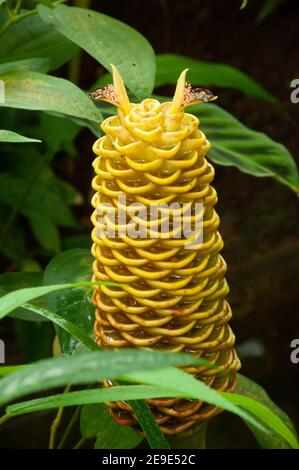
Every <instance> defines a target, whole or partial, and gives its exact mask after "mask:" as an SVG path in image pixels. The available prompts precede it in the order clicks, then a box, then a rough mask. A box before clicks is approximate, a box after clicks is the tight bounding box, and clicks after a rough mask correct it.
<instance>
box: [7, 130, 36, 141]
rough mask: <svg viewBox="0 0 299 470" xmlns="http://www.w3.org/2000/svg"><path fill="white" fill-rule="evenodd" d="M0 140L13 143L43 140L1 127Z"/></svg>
mask: <svg viewBox="0 0 299 470" xmlns="http://www.w3.org/2000/svg"><path fill="white" fill-rule="evenodd" d="M0 142H12V143H16V144H17V143H26V142H41V140H37V139H31V138H30V137H25V136H24V135H20V134H17V133H16V132H13V131H7V130H3V129H0Z"/></svg>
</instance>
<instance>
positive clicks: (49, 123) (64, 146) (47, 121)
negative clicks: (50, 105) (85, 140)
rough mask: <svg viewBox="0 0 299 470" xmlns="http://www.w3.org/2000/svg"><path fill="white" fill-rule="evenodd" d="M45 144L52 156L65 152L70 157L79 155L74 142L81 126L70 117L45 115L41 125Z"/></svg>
mask: <svg viewBox="0 0 299 470" xmlns="http://www.w3.org/2000/svg"><path fill="white" fill-rule="evenodd" d="M40 129H41V135H42V139H43V142H45V143H46V145H47V147H48V149H49V151H50V152H51V154H52V155H55V154H56V153H57V152H60V151H65V152H67V153H68V154H69V155H77V153H78V150H77V149H76V147H75V145H74V140H75V138H76V136H77V135H78V133H79V131H80V126H79V125H78V124H76V123H75V122H74V121H73V120H72V119H69V118H68V117H65V116H64V117H62V116H60V115H57V116H56V115H53V114H48V113H43V114H42V115H41V123H40Z"/></svg>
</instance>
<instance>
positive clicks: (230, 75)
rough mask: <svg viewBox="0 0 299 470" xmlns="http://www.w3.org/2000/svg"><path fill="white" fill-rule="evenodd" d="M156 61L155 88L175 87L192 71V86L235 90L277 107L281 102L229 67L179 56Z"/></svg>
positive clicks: (158, 57)
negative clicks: (184, 74)
mask: <svg viewBox="0 0 299 470" xmlns="http://www.w3.org/2000/svg"><path fill="white" fill-rule="evenodd" d="M156 60H157V72H156V86H162V85H166V84H169V83H171V84H172V83H173V84H175V82H176V80H177V77H178V76H179V74H180V72H181V71H182V70H183V69H185V68H189V71H188V80H190V82H191V83H192V84H193V85H199V86H210V85H212V86H217V87H224V88H234V89H236V90H239V91H241V92H243V93H245V94H246V95H249V96H251V97H252V98H257V99H261V100H264V101H268V102H269V103H278V99H277V98H275V97H274V96H273V95H271V93H269V92H268V91H267V90H266V89H265V88H264V87H263V86H262V85H260V84H259V83H258V82H256V81H255V80H253V79H252V78H251V77H249V75H247V74H246V73H244V72H242V71H241V70H238V69H237V68H235V67H232V66H230V65H227V64H217V63H212V62H205V61H200V60H196V59H192V58H190V57H186V56H182V55H178V54H160V55H157V56H156Z"/></svg>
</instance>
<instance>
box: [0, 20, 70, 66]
mask: <svg viewBox="0 0 299 470" xmlns="http://www.w3.org/2000/svg"><path fill="white" fill-rule="evenodd" d="M77 51H78V47H77V46H76V44H74V43H73V42H71V41H69V40H68V39H67V38H66V37H65V36H63V35H62V34H60V33H59V32H57V31H55V29H54V28H52V26H50V25H47V24H45V23H44V22H43V21H41V19H40V17H39V15H37V14H36V15H32V16H29V17H28V18H24V19H23V20H22V21H20V22H18V23H15V24H14V25H12V26H11V27H10V28H9V29H8V30H7V31H6V32H5V34H4V35H3V36H2V37H1V41H0V64H4V63H6V62H8V61H9V62H11V61H17V60H23V59H31V58H32V57H36V56H37V55H38V57H45V58H47V59H48V60H49V67H50V69H49V70H54V69H56V68H58V67H60V66H61V65H63V64H64V63H66V62H68V61H69V60H70V59H71V58H72V57H73V56H74V55H75V54H76V53H77Z"/></svg>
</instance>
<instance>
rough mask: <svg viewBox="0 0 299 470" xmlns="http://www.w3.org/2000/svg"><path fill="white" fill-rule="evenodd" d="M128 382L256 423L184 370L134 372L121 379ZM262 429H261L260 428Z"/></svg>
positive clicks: (169, 369)
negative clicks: (195, 400)
mask: <svg viewBox="0 0 299 470" xmlns="http://www.w3.org/2000/svg"><path fill="white" fill-rule="evenodd" d="M119 378H120V379H121V380H125V381H127V382H139V383H145V384H148V385H156V386H159V387H161V388H164V389H167V390H173V393H174V396H185V397H189V398H195V399H200V400H202V401H204V402H205V403H209V404H211V405H217V406H218V407H219V408H223V409H225V410H228V411H231V412H232V413H235V414H237V415H238V416H240V417H241V418H242V419H249V422H251V423H252V424H255V423H256V420H255V419H253V421H252V418H251V416H250V415H248V413H245V414H243V410H241V409H240V408H237V407H235V406H234V405H233V404H232V403H230V402H228V401H227V400H225V399H224V400H223V397H222V396H221V394H220V393H218V392H217V391H216V390H214V389H212V388H210V387H208V386H207V385H205V384H204V382H202V381H200V380H196V379H195V378H194V377H193V376H192V375H190V374H188V373H186V372H183V371H182V370H178V369H173V368H172V367H171V368H168V369H163V370H155V371H153V372H152V371H150V370H146V369H145V368H144V370H142V371H137V372H135V371H134V372H132V373H130V374H126V375H125V376H122V377H119ZM260 429H261V427H260Z"/></svg>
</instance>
